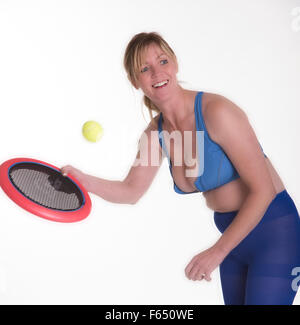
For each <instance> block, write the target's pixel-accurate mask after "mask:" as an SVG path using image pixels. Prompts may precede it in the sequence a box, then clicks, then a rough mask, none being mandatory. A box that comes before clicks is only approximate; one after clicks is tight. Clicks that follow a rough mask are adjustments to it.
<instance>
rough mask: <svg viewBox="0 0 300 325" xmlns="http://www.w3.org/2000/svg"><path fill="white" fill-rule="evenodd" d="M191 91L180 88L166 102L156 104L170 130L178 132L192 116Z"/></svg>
mask: <svg viewBox="0 0 300 325" xmlns="http://www.w3.org/2000/svg"><path fill="white" fill-rule="evenodd" d="M190 103H191V101H190V91H189V90H185V89H183V88H181V87H178V89H176V91H174V92H172V96H170V97H169V98H168V99H166V100H165V101H164V102H160V103H155V105H156V106H157V107H158V108H159V109H160V111H161V112H162V115H163V117H164V123H166V124H167V125H168V127H169V128H170V129H173V130H178V129H180V126H182V124H183V122H184V121H186V119H187V117H188V116H189V115H190V113H191V112H190V110H191V104H190Z"/></svg>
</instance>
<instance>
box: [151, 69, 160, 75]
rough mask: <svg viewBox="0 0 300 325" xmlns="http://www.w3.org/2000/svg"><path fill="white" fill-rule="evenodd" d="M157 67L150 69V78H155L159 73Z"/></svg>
mask: <svg viewBox="0 0 300 325" xmlns="http://www.w3.org/2000/svg"><path fill="white" fill-rule="evenodd" d="M159 71H160V69H159V67H151V76H152V78H153V77H155V76H156V75H157V74H158V73H159Z"/></svg>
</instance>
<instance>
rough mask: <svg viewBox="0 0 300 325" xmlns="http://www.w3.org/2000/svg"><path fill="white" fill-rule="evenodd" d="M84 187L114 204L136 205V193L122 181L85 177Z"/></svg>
mask: <svg viewBox="0 0 300 325" xmlns="http://www.w3.org/2000/svg"><path fill="white" fill-rule="evenodd" d="M82 184H83V186H84V187H85V189H86V190H87V191H88V192H91V193H93V194H96V195H98V196H100V197H101V198H103V199H104V200H106V201H109V202H113V203H123V204H134V203H135V202H136V199H135V195H134V192H133V191H132V190H130V187H129V185H128V184H126V183H125V182H122V181H111V180H106V179H103V178H98V177H95V176H91V175H86V174H85V175H84V179H83V181H82Z"/></svg>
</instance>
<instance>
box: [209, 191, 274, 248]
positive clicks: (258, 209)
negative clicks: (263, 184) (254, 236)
mask: <svg viewBox="0 0 300 325" xmlns="http://www.w3.org/2000/svg"><path fill="white" fill-rule="evenodd" d="M274 197H275V195H268V194H266V193H257V192H249V194H248V195H247V197H246V199H245V201H244V203H243V205H242V207H241V208H240V210H239V212H238V213H237V215H236V216H235V218H234V219H233V221H232V222H231V224H230V225H229V226H228V227H227V229H226V230H225V231H224V233H223V234H222V236H221V237H220V239H219V240H218V241H217V242H216V244H215V245H214V246H215V247H216V248H218V249H220V250H221V251H222V252H224V253H225V254H228V253H229V252H230V251H231V250H232V249H234V248H235V247H236V246H237V245H238V244H239V243H240V242H241V241H242V240H243V239H244V238H245V237H246V236H247V235H248V234H249V233H250V232H251V231H252V230H253V229H254V228H255V226H256V225H257V224H258V223H259V222H260V220H261V219H262V217H263V215H264V214H265V212H266V210H267V208H268V206H269V205H270V203H271V201H272V200H273V199H274Z"/></svg>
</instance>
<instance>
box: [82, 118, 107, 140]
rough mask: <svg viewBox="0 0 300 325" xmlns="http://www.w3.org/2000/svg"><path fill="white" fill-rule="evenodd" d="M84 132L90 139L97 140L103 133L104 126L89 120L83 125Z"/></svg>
mask: <svg viewBox="0 0 300 325" xmlns="http://www.w3.org/2000/svg"><path fill="white" fill-rule="evenodd" d="M82 134H83V136H84V137H85V138H86V139H87V140H88V141H91V142H97V141H98V140H100V139H101V137H102V135H103V128H102V126H101V125H100V124H99V123H98V122H96V121H87V122H85V123H84V124H83V126H82Z"/></svg>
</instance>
